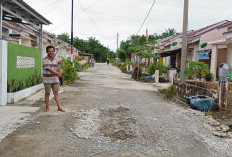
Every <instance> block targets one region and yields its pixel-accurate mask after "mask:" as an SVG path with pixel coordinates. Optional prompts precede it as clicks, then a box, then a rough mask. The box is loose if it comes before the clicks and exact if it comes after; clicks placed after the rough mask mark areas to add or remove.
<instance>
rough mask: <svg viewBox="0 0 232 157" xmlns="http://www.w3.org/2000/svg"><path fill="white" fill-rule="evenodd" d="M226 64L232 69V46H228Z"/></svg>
mask: <svg viewBox="0 0 232 157" xmlns="http://www.w3.org/2000/svg"><path fill="white" fill-rule="evenodd" d="M226 63H227V64H229V65H230V67H232V44H229V45H227V57H226Z"/></svg>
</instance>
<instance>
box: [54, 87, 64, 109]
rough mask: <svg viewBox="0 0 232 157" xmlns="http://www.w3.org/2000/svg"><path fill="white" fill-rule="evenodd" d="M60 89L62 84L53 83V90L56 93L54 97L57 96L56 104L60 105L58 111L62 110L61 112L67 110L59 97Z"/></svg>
mask: <svg viewBox="0 0 232 157" xmlns="http://www.w3.org/2000/svg"><path fill="white" fill-rule="evenodd" d="M59 90H60V85H59V84H53V85H52V91H53V94H54V97H55V100H56V104H57V107H58V109H57V110H58V111H61V112H65V111H64V110H63V109H62V108H61V105H60V99H59V94H58V91H59Z"/></svg>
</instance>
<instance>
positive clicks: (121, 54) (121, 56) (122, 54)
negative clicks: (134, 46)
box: [118, 49, 127, 61]
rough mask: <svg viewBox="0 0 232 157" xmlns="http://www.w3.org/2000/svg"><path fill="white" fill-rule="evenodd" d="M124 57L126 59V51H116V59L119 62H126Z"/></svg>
mask: <svg viewBox="0 0 232 157" xmlns="http://www.w3.org/2000/svg"><path fill="white" fill-rule="evenodd" d="M126 57H127V54H126V51H125V50H122V49H121V50H119V51H118V58H119V59H120V60H121V61H125V60H126Z"/></svg>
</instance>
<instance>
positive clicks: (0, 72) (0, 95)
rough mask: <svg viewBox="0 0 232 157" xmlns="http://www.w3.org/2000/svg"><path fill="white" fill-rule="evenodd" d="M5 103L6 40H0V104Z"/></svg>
mask: <svg viewBox="0 0 232 157" xmlns="http://www.w3.org/2000/svg"><path fill="white" fill-rule="evenodd" d="M6 103H7V41H5V40H0V105H6Z"/></svg>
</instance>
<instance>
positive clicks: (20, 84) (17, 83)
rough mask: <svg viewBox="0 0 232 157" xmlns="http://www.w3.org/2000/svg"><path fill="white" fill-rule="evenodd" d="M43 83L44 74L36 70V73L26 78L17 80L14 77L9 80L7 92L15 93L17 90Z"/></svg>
mask: <svg viewBox="0 0 232 157" xmlns="http://www.w3.org/2000/svg"><path fill="white" fill-rule="evenodd" d="M40 83H42V76H41V75H40V73H37V72H35V75H33V76H32V77H29V78H27V79H26V80H16V79H12V80H10V81H8V82H7V92H9V93H13V92H17V91H20V90H23V89H26V88H29V87H31V86H35V85H37V84H40Z"/></svg>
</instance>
